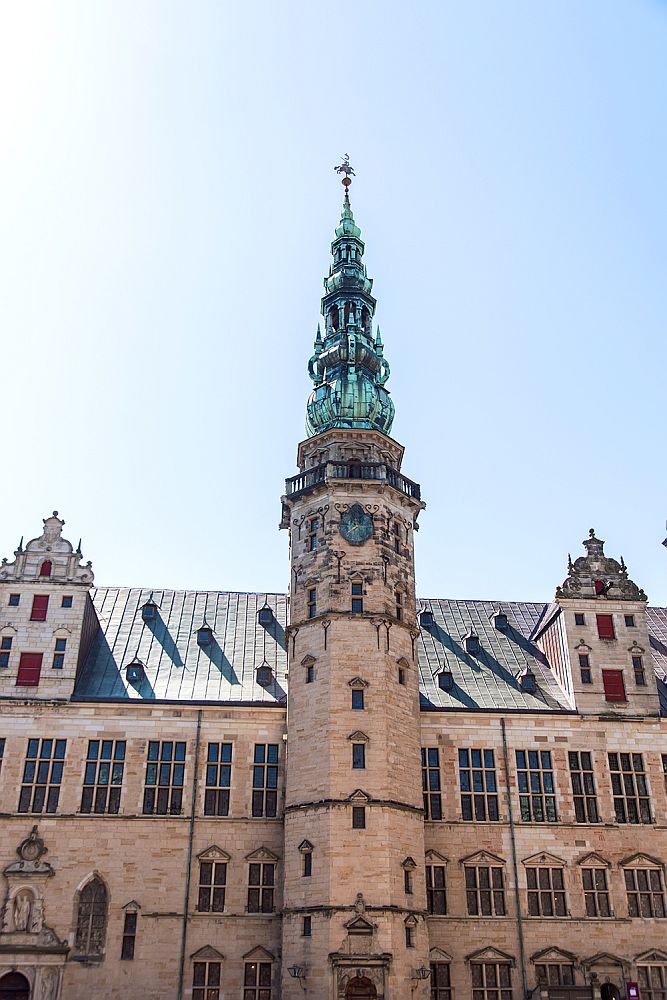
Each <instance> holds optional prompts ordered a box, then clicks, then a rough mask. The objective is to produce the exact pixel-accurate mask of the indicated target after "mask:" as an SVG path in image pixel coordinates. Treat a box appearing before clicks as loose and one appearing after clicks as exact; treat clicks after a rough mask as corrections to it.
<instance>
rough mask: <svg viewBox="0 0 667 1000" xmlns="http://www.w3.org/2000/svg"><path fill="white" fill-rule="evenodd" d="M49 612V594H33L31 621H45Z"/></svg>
mask: <svg viewBox="0 0 667 1000" xmlns="http://www.w3.org/2000/svg"><path fill="white" fill-rule="evenodd" d="M48 613H49V595H48V594H33V596H32V608H31V609H30V621H31V622H45V621H46V619H47V615H48Z"/></svg>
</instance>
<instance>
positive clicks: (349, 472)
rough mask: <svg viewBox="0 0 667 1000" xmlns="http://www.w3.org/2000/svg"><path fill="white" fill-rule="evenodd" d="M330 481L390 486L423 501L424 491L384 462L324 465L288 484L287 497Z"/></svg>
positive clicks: (287, 481)
mask: <svg viewBox="0 0 667 1000" xmlns="http://www.w3.org/2000/svg"><path fill="white" fill-rule="evenodd" d="M328 479H352V480H357V481H359V480H369V479H370V480H376V481H381V482H386V483H388V484H389V486H393V487H394V489H396V490H400V491H401V493H404V494H405V496H407V497H412V498H413V499H415V500H421V487H420V485H419V483H415V482H413V481H412V479H408V477H407V476H403V475H402V474H401V473H400V472H399V471H398V470H397V469H392V467H391V466H390V465H385V464H384V463H383V462H342V463H340V462H323V463H322V464H321V465H316V466H315V467H314V468H312V469H307V470H306V471H305V472H301V473H299V475H298V476H292V478H291V479H286V480H285V492H286V494H287V496H289V497H293V496H297V495H298V494H299V493H306V492H307V491H308V490H312V489H314V488H315V487H316V486H319V485H320V484H321V483H324V482H326V481H327V480H328Z"/></svg>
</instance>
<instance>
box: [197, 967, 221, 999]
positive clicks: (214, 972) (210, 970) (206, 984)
mask: <svg viewBox="0 0 667 1000" xmlns="http://www.w3.org/2000/svg"><path fill="white" fill-rule="evenodd" d="M221 968H222V963H221V962H195V963H194V968H193V970H192V1000H220V972H221Z"/></svg>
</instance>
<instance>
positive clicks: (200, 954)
mask: <svg viewBox="0 0 667 1000" xmlns="http://www.w3.org/2000/svg"><path fill="white" fill-rule="evenodd" d="M190 958H191V959H193V960H194V961H195V962H224V960H225V956H224V955H223V954H222V952H220V951H218V950H217V949H216V948H213V947H212V946H211V945H210V944H205V945H204V947H203V948H200V949H199V950H198V951H193V953H192V954H191V955H190Z"/></svg>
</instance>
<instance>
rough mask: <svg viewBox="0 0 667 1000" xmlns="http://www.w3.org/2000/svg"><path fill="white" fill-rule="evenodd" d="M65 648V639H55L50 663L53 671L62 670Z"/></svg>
mask: <svg viewBox="0 0 667 1000" xmlns="http://www.w3.org/2000/svg"><path fill="white" fill-rule="evenodd" d="M66 648H67V639H56V647H55V653H54V656H53V663H52V667H53V669H54V670H62V668H63V665H64V663H65V650H66Z"/></svg>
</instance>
